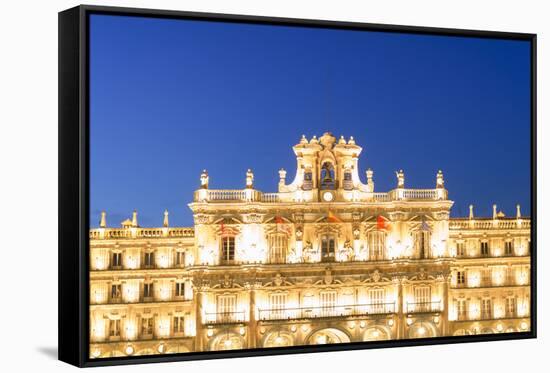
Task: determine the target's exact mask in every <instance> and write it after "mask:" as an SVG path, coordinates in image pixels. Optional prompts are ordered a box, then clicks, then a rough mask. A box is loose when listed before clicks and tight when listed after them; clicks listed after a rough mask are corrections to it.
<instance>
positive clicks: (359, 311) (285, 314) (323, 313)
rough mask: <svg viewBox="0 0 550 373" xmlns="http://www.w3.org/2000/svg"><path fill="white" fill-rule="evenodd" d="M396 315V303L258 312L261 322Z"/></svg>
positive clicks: (279, 309) (278, 309)
mask: <svg viewBox="0 0 550 373" xmlns="http://www.w3.org/2000/svg"><path fill="white" fill-rule="evenodd" d="M392 313H395V303H371V304H351V305H343V306H320V307H297V308H277V309H264V310H258V316H259V320H260V321H274V320H300V319H317V318H325V317H349V316H369V315H385V314H392Z"/></svg>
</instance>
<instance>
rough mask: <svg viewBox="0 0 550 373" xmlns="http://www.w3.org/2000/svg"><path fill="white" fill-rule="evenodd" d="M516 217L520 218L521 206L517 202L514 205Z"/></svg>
mask: <svg viewBox="0 0 550 373" xmlns="http://www.w3.org/2000/svg"><path fill="white" fill-rule="evenodd" d="M516 218H517V219H521V206H520V205H519V203H518V204H517V205H516Z"/></svg>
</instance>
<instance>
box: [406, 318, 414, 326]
mask: <svg viewBox="0 0 550 373" xmlns="http://www.w3.org/2000/svg"><path fill="white" fill-rule="evenodd" d="M412 323H413V321H412V319H411V318H410V317H407V325H409V326H410V325H411V324H412Z"/></svg>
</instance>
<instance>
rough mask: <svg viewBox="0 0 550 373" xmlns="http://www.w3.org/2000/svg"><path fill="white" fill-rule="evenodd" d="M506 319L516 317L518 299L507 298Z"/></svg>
mask: <svg viewBox="0 0 550 373" xmlns="http://www.w3.org/2000/svg"><path fill="white" fill-rule="evenodd" d="M506 317H516V297H508V298H506Z"/></svg>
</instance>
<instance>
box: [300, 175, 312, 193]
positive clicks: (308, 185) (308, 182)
mask: <svg viewBox="0 0 550 373" xmlns="http://www.w3.org/2000/svg"><path fill="white" fill-rule="evenodd" d="M312 175H313V174H312V173H311V171H306V172H305V173H304V183H303V185H302V189H303V190H311V189H313V180H312V179H313V177H312Z"/></svg>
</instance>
